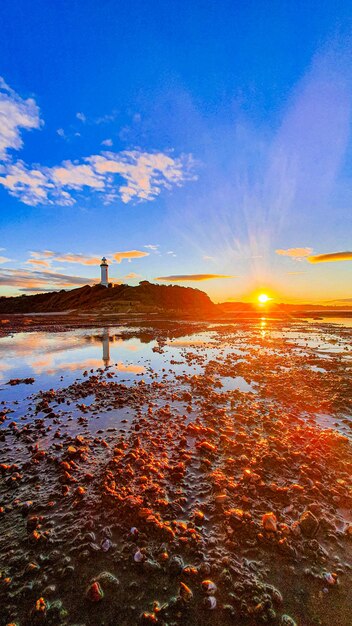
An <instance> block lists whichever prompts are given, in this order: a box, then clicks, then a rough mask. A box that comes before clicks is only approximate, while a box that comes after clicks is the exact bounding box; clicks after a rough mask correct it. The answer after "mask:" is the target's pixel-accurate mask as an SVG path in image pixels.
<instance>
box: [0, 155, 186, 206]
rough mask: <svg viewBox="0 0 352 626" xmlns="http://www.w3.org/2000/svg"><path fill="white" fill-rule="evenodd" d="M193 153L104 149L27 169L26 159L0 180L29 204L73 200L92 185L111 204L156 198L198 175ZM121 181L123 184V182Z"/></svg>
mask: <svg viewBox="0 0 352 626" xmlns="http://www.w3.org/2000/svg"><path fill="white" fill-rule="evenodd" d="M193 165H194V163H193V159H192V157H191V156H190V155H187V156H186V155H181V157H179V158H173V157H171V156H170V155H167V154H164V153H162V152H158V153H151V152H142V151H139V150H132V151H123V152H105V153H102V154H100V155H92V156H89V157H86V158H84V159H83V160H82V162H81V163H79V162H77V161H75V162H72V161H64V162H63V163H61V165H59V166H55V167H50V168H49V167H43V166H41V165H37V166H35V167H29V166H28V165H26V164H25V163H24V162H23V161H17V162H16V163H8V164H6V165H4V166H2V167H1V169H0V184H1V185H3V187H5V188H6V189H7V190H8V191H9V193H10V194H11V195H13V196H15V197H17V198H19V199H20V200H21V201H22V202H24V203H25V204H28V205H30V206H36V205H39V204H46V205H54V204H60V205H63V206H65V205H66V206H70V205H73V204H75V202H76V198H75V194H74V192H76V191H82V190H84V189H90V190H94V191H97V192H99V193H101V194H102V196H103V199H104V202H105V203H107V204H109V203H111V202H115V201H117V200H119V199H120V200H121V201H122V202H123V203H124V204H127V203H129V202H131V201H132V200H134V201H139V202H140V201H143V200H153V199H154V198H156V197H157V196H158V195H159V194H160V193H161V192H162V190H163V189H171V188H172V187H175V186H181V185H182V184H183V183H184V182H185V181H187V180H191V179H194V174H193V172H192V170H193ZM121 179H122V184H121Z"/></svg>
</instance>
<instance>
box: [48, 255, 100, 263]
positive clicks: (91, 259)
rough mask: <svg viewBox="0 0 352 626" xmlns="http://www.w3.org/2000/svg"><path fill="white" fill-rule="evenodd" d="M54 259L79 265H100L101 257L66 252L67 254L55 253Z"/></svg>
mask: <svg viewBox="0 0 352 626" xmlns="http://www.w3.org/2000/svg"><path fill="white" fill-rule="evenodd" d="M55 261H59V262H60V263H80V264H81V265H100V263H101V258H100V257H97V256H85V255H84V254H73V253H71V252H68V253H67V254H59V253H58V254H56V255H55Z"/></svg>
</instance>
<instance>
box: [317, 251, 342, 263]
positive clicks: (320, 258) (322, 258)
mask: <svg viewBox="0 0 352 626" xmlns="http://www.w3.org/2000/svg"><path fill="white" fill-rule="evenodd" d="M307 261H309V263H327V262H331V261H352V252H349V251H346V252H329V253H328V254H316V255H314V256H309V257H308V259H307Z"/></svg>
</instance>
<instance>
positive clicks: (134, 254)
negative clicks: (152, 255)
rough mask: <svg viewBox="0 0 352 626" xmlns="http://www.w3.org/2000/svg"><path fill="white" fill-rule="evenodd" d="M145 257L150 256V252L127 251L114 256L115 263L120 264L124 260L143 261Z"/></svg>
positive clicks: (116, 253)
mask: <svg viewBox="0 0 352 626" xmlns="http://www.w3.org/2000/svg"><path fill="white" fill-rule="evenodd" d="M144 256H149V252H143V251H142V250H127V251H126V252H115V254H113V257H114V259H115V261H117V262H118V263H121V261H122V259H141V258H142V257H144Z"/></svg>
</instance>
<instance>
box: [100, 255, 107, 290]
mask: <svg viewBox="0 0 352 626" xmlns="http://www.w3.org/2000/svg"><path fill="white" fill-rule="evenodd" d="M108 268H109V266H108V264H107V262H106V258H105V256H103V258H102V260H101V263H100V272H101V280H100V284H101V285H103V286H104V287H108V286H109V278H108Z"/></svg>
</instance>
